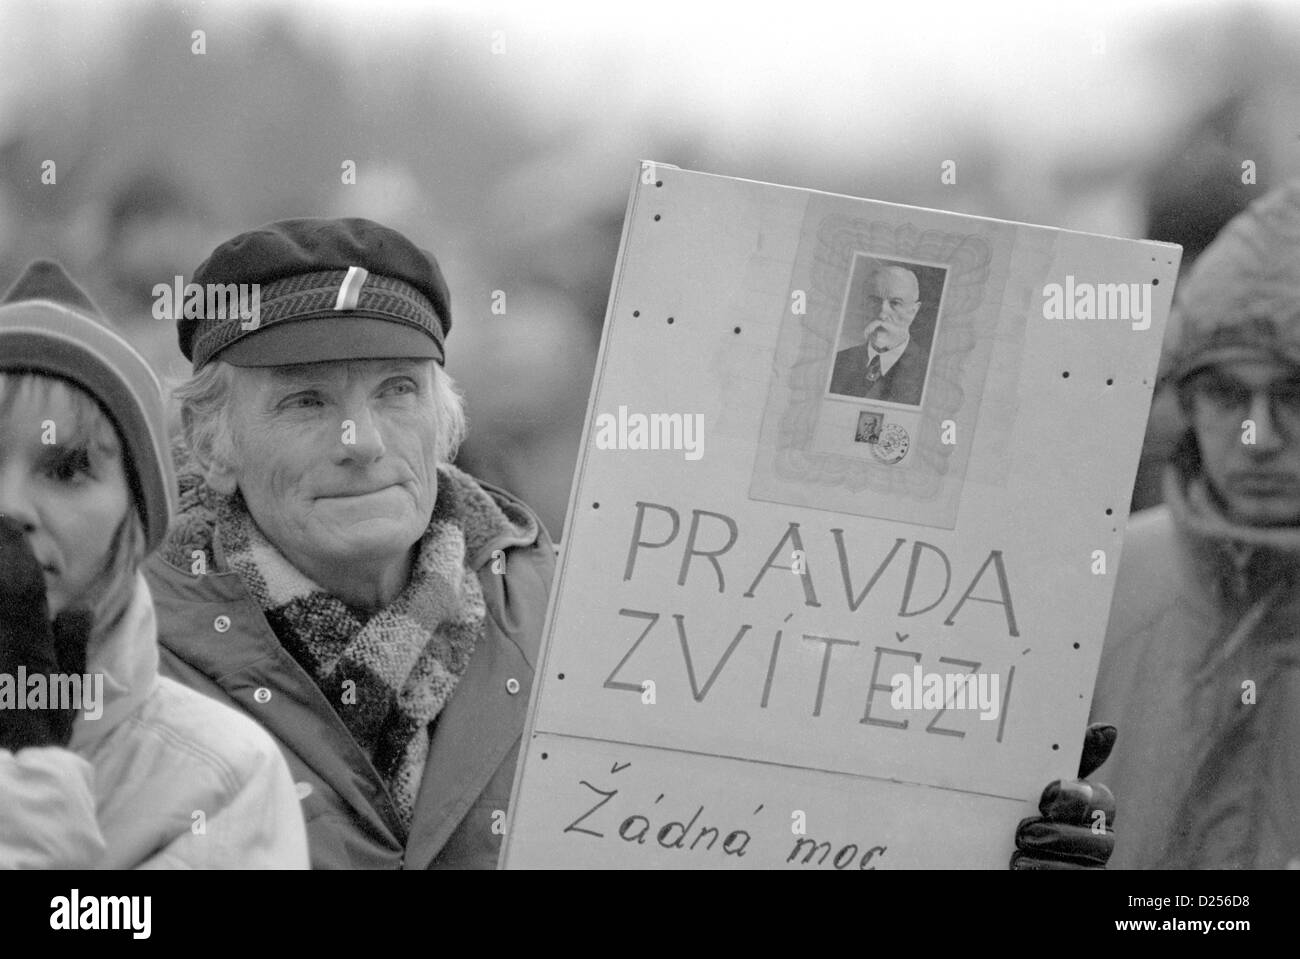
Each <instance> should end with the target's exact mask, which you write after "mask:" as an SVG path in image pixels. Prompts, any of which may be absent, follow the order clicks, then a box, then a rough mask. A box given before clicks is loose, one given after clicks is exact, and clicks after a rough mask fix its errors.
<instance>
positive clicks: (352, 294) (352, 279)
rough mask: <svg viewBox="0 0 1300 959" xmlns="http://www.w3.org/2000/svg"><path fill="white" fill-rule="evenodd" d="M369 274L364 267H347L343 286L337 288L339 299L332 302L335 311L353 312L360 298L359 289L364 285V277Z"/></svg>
mask: <svg viewBox="0 0 1300 959" xmlns="http://www.w3.org/2000/svg"><path fill="white" fill-rule="evenodd" d="M369 275H370V272H369V271H368V270H366V269H365V268H364V267H360V266H350V267H348V275H347V276H345V277H344V278H343V284H342V285H341V286H340V287H339V297H338V299H337V300H335V301H334V309H336V310H355V309H356V308H357V301H358V300H359V299H360V298H361V287H363V286H364V285H365V282H366V277H368V276H369Z"/></svg>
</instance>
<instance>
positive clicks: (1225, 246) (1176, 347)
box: [1161, 180, 1300, 385]
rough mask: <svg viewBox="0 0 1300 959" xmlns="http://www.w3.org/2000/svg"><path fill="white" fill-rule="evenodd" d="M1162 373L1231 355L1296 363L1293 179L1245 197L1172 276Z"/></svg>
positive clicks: (1168, 376)
mask: <svg viewBox="0 0 1300 959" xmlns="http://www.w3.org/2000/svg"><path fill="white" fill-rule="evenodd" d="M1164 345H1165V349H1164V353H1163V355H1162V357H1161V381H1162V383H1165V384H1170V385H1176V384H1177V383H1179V382H1180V381H1182V380H1183V379H1184V378H1185V377H1187V376H1188V375H1189V374H1191V373H1194V372H1196V371H1197V370H1198V369H1201V368H1203V367H1206V366H1211V365H1214V364H1217V363H1226V362H1230V361H1232V360H1238V359H1273V360H1279V361H1282V362H1285V363H1294V364H1300V180H1297V181H1292V182H1290V183H1287V184H1286V185H1284V186H1282V187H1280V188H1279V189H1277V190H1274V191H1272V192H1270V193H1268V194H1266V195H1265V196H1263V197H1261V198H1260V199H1258V200H1256V201H1255V202H1254V203H1252V204H1251V205H1250V206H1249V207H1248V208H1247V209H1246V210H1245V211H1244V212H1242V213H1240V214H1239V215H1238V216H1236V217H1235V218H1234V219H1233V220H1232V221H1231V222H1230V223H1228V225H1227V226H1225V227H1224V228H1223V230H1222V231H1220V233H1219V235H1218V236H1217V237H1216V238H1215V240H1214V242H1213V243H1211V244H1210V245H1209V246H1208V247H1206V249H1205V252H1204V253H1202V254H1201V256H1200V257H1198V258H1197V260H1196V263H1195V264H1194V265H1193V266H1192V269H1191V271H1190V272H1189V273H1188V275H1187V276H1186V277H1185V278H1184V279H1183V280H1181V281H1180V282H1179V284H1178V290H1177V295H1176V297H1175V301H1174V308H1173V310H1172V311H1171V313H1170V317H1169V326H1168V330H1167V331H1166V334H1165V344H1164Z"/></svg>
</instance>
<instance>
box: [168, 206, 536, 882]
mask: <svg viewBox="0 0 1300 959" xmlns="http://www.w3.org/2000/svg"><path fill="white" fill-rule="evenodd" d="M193 282H194V283H195V284H198V285H199V286H200V288H203V289H208V288H209V284H217V285H220V286H222V287H227V285H228V284H258V289H259V290H260V313H259V314H258V315H256V316H252V317H241V316H240V315H238V314H235V315H232V316H227V315H225V312H226V311H224V310H223V311H219V313H218V315H216V316H202V317H195V316H188V317H185V318H183V319H181V320H180V321H179V322H178V327H179V339H180V346H181V350H182V352H183V353H184V354H185V356H186V358H187V359H189V360H191V361H192V362H193V370H194V375H193V378H192V379H191V380H190V381H189V382H188V383H186V384H184V385H183V386H182V387H181V388H179V389H178V390H177V391H176V395H177V398H178V399H179V400H180V403H181V415H182V423H183V426H184V433H185V444H184V447H183V448H178V449H177V451H176V462H177V467H178V470H177V472H178V477H179V480H180V493H181V515H180V519H179V522H178V523H177V524H176V525H175V526H174V527H173V531H172V534H171V536H170V538H169V540H168V542H167V543H166V545H165V546H164V548H163V550H162V552H161V555H160V556H158V557H155V558H154V560H153V561H152V562H151V563H150V565H149V568H148V575H149V578H150V586H151V587H152V589H153V595H154V597H155V601H156V603H157V608H158V619H159V640H160V643H161V646H162V649H163V653H162V666H163V670H164V672H166V673H167V674H169V675H171V676H173V677H174V678H176V679H178V680H180V681H181V682H183V683H185V684H187V685H189V686H191V687H193V688H195V689H198V690H200V691H201V692H204V693H207V694H208V695H210V696H212V697H214V698H216V699H218V700H220V701H223V702H226V703H229V704H231V705H234V706H235V707H237V708H238V709H240V710H242V711H243V712H245V713H247V714H248V715H250V716H252V717H253V718H254V719H256V720H257V721H258V722H259V723H260V724H261V725H262V726H263V727H264V728H265V729H267V730H268V731H269V732H270V733H271V734H272V735H273V736H274V737H275V738H276V740H277V741H278V743H279V745H280V747H281V749H282V751H283V752H284V754H285V756H286V758H287V759H288V761H289V765H290V768H291V770H292V772H293V777H294V780H295V781H296V782H297V787H298V795H299V797H300V798H301V800H302V806H303V812H304V814H305V816H306V819H307V828H308V838H309V842H310V846H311V857H312V863H313V865H314V866H316V867H318V868H322V867H323V868H329V867H359V868H406V869H426V868H437V867H481V868H492V867H494V866H495V864H496V857H497V851H498V848H499V845H500V840H501V833H502V823H503V822H504V817H505V810H506V806H507V803H508V800H509V796H510V786H511V781H512V779H513V776H514V767H515V760H516V756H517V751H518V747H519V741H520V737H521V733H522V730H523V725H524V718H525V711H526V707H527V703H528V692H529V689H530V687H531V684H532V677H533V669H534V664H535V662H536V654H537V650H538V646H539V643H540V639H541V626H542V619H543V616H544V614H545V610H546V601H547V594H548V591H549V588H550V582H551V577H552V575H553V573H554V565H555V553H554V547H553V545H552V543H551V541H550V539H549V538H548V536H547V534H546V531H545V530H544V529H543V528H542V525H541V523H540V522H539V521H538V520H537V518H536V516H535V515H534V514H533V512H532V511H531V510H530V509H529V508H528V507H527V506H526V505H524V504H523V503H522V502H520V501H519V500H517V499H515V498H514V497H513V496H511V495H510V494H508V493H506V492H504V491H502V490H499V489H496V488H494V487H492V486H489V485H487V484H486V483H481V482H479V481H477V480H475V479H474V478H473V477H471V476H469V475H468V474H466V473H464V472H462V471H460V470H458V469H457V468H456V467H455V466H453V465H451V463H450V460H451V459H452V458H453V456H454V455H455V450H456V447H457V444H458V442H459V441H460V439H461V436H462V434H463V431H464V422H465V420H464V414H463V411H462V407H461V400H460V397H459V396H458V394H457V393H456V391H455V388H454V385H453V383H452V381H451V378H450V377H449V376H448V375H447V373H446V371H445V370H444V369H443V361H444V358H445V351H444V343H445V338H446V335H447V332H448V330H449V328H450V326H451V314H450V311H449V305H448V293H447V288H446V285H445V283H444V281H443V278H442V274H441V272H440V270H439V267H438V264H437V262H436V261H435V260H434V258H433V257H432V256H430V255H429V254H427V253H424V252H422V251H421V250H419V249H417V248H416V247H415V246H414V245H412V244H411V242H410V241H409V240H407V239H406V238H405V237H404V236H402V235H401V234H399V233H397V232H395V231H393V230H390V229H387V228H385V227H383V226H380V225H378V224H376V223H372V222H370V221H368V220H360V219H345V220H312V219H300V220H286V221H283V222H279V223H273V224H270V225H268V226H266V227H263V228H262V229H259V230H254V231H252V232H249V233H245V234H243V235H241V236H238V237H236V238H234V239H233V240H230V241H229V242H227V243H225V244H223V245H221V246H220V247H218V248H217V249H216V250H215V251H214V252H213V253H212V255H211V256H210V257H209V258H208V259H207V260H206V261H205V262H204V263H203V264H202V265H200V267H199V268H198V270H197V271H196V272H195V274H194V277H193Z"/></svg>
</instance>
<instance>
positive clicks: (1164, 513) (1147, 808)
mask: <svg viewBox="0 0 1300 959" xmlns="http://www.w3.org/2000/svg"><path fill="white" fill-rule="evenodd" d="M1165 345H1166V349H1165V353H1164V356H1163V357H1162V383H1163V384H1165V385H1166V387H1167V388H1172V389H1174V390H1176V391H1177V396H1178V399H1179V406H1180V408H1181V411H1182V413H1183V416H1184V417H1185V425H1186V432H1185V433H1184V435H1183V437H1182V439H1181V441H1180V443H1179V445H1178V447H1177V448H1176V450H1175V452H1174V455H1173V456H1172V457H1171V459H1170V461H1169V463H1168V464H1167V465H1166V467H1165V474H1164V493H1165V504H1164V505H1163V506H1161V507H1158V508H1156V509H1153V510H1148V511H1146V512H1144V513H1141V514H1139V515H1138V516H1135V517H1134V518H1133V519H1132V521H1131V522H1130V524H1129V528H1128V531H1127V533H1126V535H1125V539H1124V553H1123V557H1122V560H1121V565H1120V569H1119V573H1118V578H1117V582H1116V591H1115V599H1114V603H1113V605H1112V609H1111V618H1110V625H1109V628H1108V633H1107V637H1106V643H1105V646H1104V649H1103V652H1102V660H1101V670H1100V672H1099V674H1098V677H1097V686H1096V690H1095V692H1094V695H1093V703H1092V715H1093V717H1095V718H1099V719H1106V720H1110V721H1112V722H1114V723H1115V725H1116V727H1117V729H1118V739H1117V741H1115V744H1114V749H1113V751H1111V753H1110V756H1109V759H1107V760H1106V761H1105V763H1104V765H1101V766H1100V768H1099V769H1098V770H1097V772H1096V774H1095V779H1096V781H1097V782H1098V783H1104V784H1106V785H1108V786H1109V787H1111V789H1112V790H1113V792H1114V796H1115V800H1116V801H1117V802H1118V804H1119V811H1120V816H1119V826H1118V830H1117V832H1116V835H1115V837H1114V856H1113V857H1112V859H1111V865H1112V866H1113V867H1120V868H1184V869H1186V868H1219V869H1222V868H1274V869H1275V868H1281V867H1284V866H1288V865H1289V866H1300V751H1297V748H1296V744H1297V743H1298V742H1300V634H1298V633H1297V623H1300V183H1293V184H1290V185H1288V186H1287V187H1285V188H1283V189H1280V190H1278V191H1276V192H1274V193H1271V194H1269V195H1268V196H1266V197H1264V198H1262V199H1260V200H1259V201H1257V202H1256V203H1255V204H1253V205H1252V206H1251V208H1250V209H1248V210H1247V211H1246V212H1245V213H1243V214H1241V215H1240V216H1238V217H1237V218H1236V219H1234V220H1233V221H1232V222H1231V223H1230V224H1229V225H1228V226H1227V227H1226V228H1225V229H1224V230H1223V232H1222V233H1221V234H1220V235H1219V236H1218V238H1217V239H1216V240H1215V241H1214V243H1213V244H1212V245H1211V246H1210V247H1209V248H1208V249H1207V250H1206V251H1205V253H1203V254H1202V255H1201V257H1200V258H1199V259H1198V260H1197V262H1196V264H1195V266H1194V268H1193V269H1192V271H1191V273H1190V274H1189V276H1188V277H1187V279H1186V280H1185V281H1184V283H1183V284H1182V285H1181V286H1180V287H1179V289H1178V297H1177V301H1176V304H1175V310H1174V312H1173V314H1172V315H1171V319H1170V328H1169V331H1168V334H1167V336H1166V344H1165ZM1103 752H1104V750H1103ZM1098 758H1102V757H1100V756H1099V757H1098ZM1061 785H1062V784H1054V787H1056V788H1057V789H1058V793H1059V795H1058V796H1057V797H1056V799H1055V800H1053V797H1050V796H1044V800H1045V803H1044V807H1045V809H1044V811H1045V812H1048V813H1049V815H1048V816H1047V820H1048V821H1047V822H1038V823H1033V822H1030V823H1029V826H1028V827H1027V829H1026V827H1025V826H1023V825H1022V829H1021V833H1020V835H1019V837H1018V839H1019V842H1018V844H1019V845H1020V847H1021V850H1022V857H1024V856H1025V855H1027V856H1028V858H1029V860H1030V862H1029V863H1028V865H1033V860H1038V859H1043V858H1051V857H1052V856H1053V855H1056V854H1060V853H1065V854H1066V855H1064V856H1063V857H1061V856H1058V857H1057V858H1066V859H1069V858H1071V855H1070V854H1073V858H1074V859H1075V861H1081V862H1086V861H1094V862H1095V861H1105V855H1104V854H1105V852H1107V851H1108V850H1107V848H1106V846H1107V843H1108V838H1107V837H1105V836H1099V835H1097V836H1093V838H1092V839H1089V838H1088V837H1089V835H1090V830H1088V829H1087V827H1086V825H1084V824H1086V823H1087V822H1088V821H1089V818H1090V808H1089V807H1090V806H1095V805H1097V804H1098V800H1099V799H1101V800H1103V802H1104V801H1105V800H1106V799H1107V797H1106V794H1105V792H1104V791H1103V790H1098V789H1096V787H1094V786H1093V785H1092V784H1089V783H1079V782H1077V781H1076V782H1071V783H1066V784H1064V787H1063V788H1061ZM1052 788H1053V787H1049V790H1051V789H1052ZM1065 794H1070V795H1072V797H1073V799H1072V801H1061V798H1062V797H1063V796H1064V795H1065ZM1049 807H1051V808H1049ZM1053 811H1055V812H1056V813H1060V815H1053V814H1052V813H1053ZM1054 819H1055V820H1058V821H1059V822H1057V823H1053V822H1052V820H1054Z"/></svg>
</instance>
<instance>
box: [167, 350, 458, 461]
mask: <svg viewBox="0 0 1300 959" xmlns="http://www.w3.org/2000/svg"><path fill="white" fill-rule="evenodd" d="M237 369H238V368H237V367H235V366H232V365H231V364H229V363H226V362H223V361H222V360H214V361H212V362H211V363H209V364H208V365H207V366H205V367H204V368H203V369H201V370H199V372H197V373H195V374H194V375H193V376H192V377H190V379H188V380H186V381H184V382H182V383H180V384H179V385H177V386H176V387H174V388H173V389H172V398H173V399H174V400H175V401H176V402H177V403H178V404H179V405H180V414H181V427H182V429H183V430H184V434H185V443H186V445H187V446H189V448H190V451H191V452H192V453H193V454H194V455H196V456H197V457H198V458H199V459H200V460H201V461H216V462H221V463H233V462H234V459H235V435H234V430H233V428H232V427H231V417H230V399H231V397H232V396H233V394H234V386H235V378H236V376H237V375H238V374H237V372H236V371H237ZM432 403H433V410H434V417H435V421H436V423H437V428H438V446H437V450H436V453H437V457H438V463H439V464H443V463H450V462H451V461H452V460H454V459H455V458H456V452H457V450H459V449H460V444H461V442H462V441H463V440H464V439H465V429H466V421H465V400H464V397H463V396H462V395H461V392H460V389H459V388H458V387H457V386H456V381H455V380H453V379H452V378H451V375H450V374H449V373H448V372H447V371H446V370H444V369H443V368H442V367H441V366H440V365H438V364H437V363H434V364H433V395H432Z"/></svg>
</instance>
